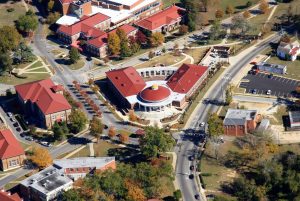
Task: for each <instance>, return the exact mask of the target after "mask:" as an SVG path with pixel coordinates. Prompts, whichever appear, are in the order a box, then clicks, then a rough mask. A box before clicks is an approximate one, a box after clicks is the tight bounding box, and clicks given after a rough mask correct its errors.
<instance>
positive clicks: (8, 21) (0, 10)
mask: <svg viewBox="0 0 300 201" xmlns="http://www.w3.org/2000/svg"><path fill="white" fill-rule="evenodd" d="M2 2H3V1H0V27H1V26H4V25H14V21H15V20H17V19H18V18H19V16H20V15H23V14H25V12H26V10H25V7H24V6H23V4H22V2H21V1H15V2H14V1H8V2H7V3H2ZM9 8H13V9H14V11H12V12H8V11H7V9H9Z"/></svg>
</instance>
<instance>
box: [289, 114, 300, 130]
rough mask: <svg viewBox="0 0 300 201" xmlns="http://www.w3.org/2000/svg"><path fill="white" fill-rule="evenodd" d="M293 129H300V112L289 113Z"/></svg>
mask: <svg viewBox="0 0 300 201" xmlns="http://www.w3.org/2000/svg"><path fill="white" fill-rule="evenodd" d="M289 119H290V126H291V128H300V111H289Z"/></svg>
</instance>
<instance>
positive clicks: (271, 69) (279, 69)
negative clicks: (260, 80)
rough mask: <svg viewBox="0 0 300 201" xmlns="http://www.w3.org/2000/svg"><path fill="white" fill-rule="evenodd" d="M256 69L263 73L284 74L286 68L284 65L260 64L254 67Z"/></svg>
mask: <svg viewBox="0 0 300 201" xmlns="http://www.w3.org/2000/svg"><path fill="white" fill-rule="evenodd" d="M256 67H257V69H258V70H260V71H265V72H268V73H277V74H286V70H287V67H286V66H285V65H279V64H270V63H266V62H260V63H258V64H257V65H256Z"/></svg>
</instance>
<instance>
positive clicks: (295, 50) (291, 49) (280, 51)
mask: <svg viewBox="0 0 300 201" xmlns="http://www.w3.org/2000/svg"><path fill="white" fill-rule="evenodd" d="M299 54H300V45H299V42H298V41H295V42H292V43H285V42H280V44H279V46H278V48H277V56H278V57H279V58H281V59H285V60H290V61H295V60H296V59H297V56H298V55H299Z"/></svg>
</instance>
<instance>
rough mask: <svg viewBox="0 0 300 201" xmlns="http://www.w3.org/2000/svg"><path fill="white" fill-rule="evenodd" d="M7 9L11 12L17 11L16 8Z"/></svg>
mask: <svg viewBox="0 0 300 201" xmlns="http://www.w3.org/2000/svg"><path fill="white" fill-rule="evenodd" d="M6 11H7V12H9V13H11V12H13V11H15V9H14V8H8V9H6Z"/></svg>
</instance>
